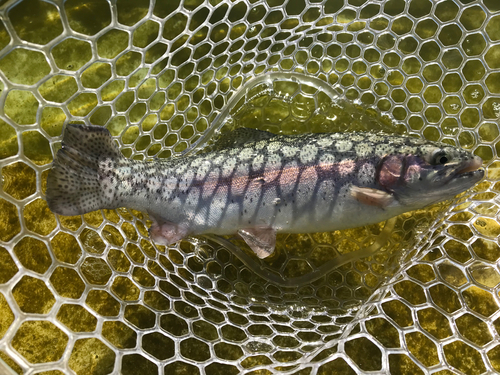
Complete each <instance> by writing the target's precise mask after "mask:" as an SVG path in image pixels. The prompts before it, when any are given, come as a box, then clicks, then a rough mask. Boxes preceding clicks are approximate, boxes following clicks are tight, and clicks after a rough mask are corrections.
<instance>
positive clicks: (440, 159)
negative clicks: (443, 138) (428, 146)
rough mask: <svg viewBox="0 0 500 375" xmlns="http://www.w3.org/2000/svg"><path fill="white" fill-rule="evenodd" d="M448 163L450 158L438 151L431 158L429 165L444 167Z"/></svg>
mask: <svg viewBox="0 0 500 375" xmlns="http://www.w3.org/2000/svg"><path fill="white" fill-rule="evenodd" d="M449 161H450V158H449V157H448V155H446V152H444V151H443V150H439V151H437V152H435V153H434V155H433V156H432V161H431V164H432V165H439V164H441V165H444V164H446V163H448V162H449Z"/></svg>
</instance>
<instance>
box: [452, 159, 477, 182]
mask: <svg viewBox="0 0 500 375" xmlns="http://www.w3.org/2000/svg"><path fill="white" fill-rule="evenodd" d="M482 166H483V159H481V158H480V157H479V156H474V158H473V159H472V160H468V161H466V162H464V163H463V164H462V165H461V166H460V167H459V168H458V169H457V170H456V172H455V176H456V177H460V178H470V177H475V178H477V179H478V180H480V179H481V178H483V176H484V168H482Z"/></svg>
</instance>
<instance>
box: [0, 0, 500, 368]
mask: <svg viewBox="0 0 500 375" xmlns="http://www.w3.org/2000/svg"><path fill="white" fill-rule="evenodd" d="M0 4H2V5H1V6H0V20H1V22H0V103H1V105H0V175H1V182H0V373H2V374H3V373H7V374H8V373H11V372H12V373H26V374H35V373H37V374H38V373H44V374H60V373H76V374H108V373H120V372H121V373H123V374H167V375H169V374H197V373H199V374H239V373H248V374H333V373H339V374H349V373H368V372H370V373H389V372H390V373H393V374H424V373H439V374H452V373H466V374H480V373H486V372H496V371H500V345H498V340H499V333H500V310H499V304H500V299H499V295H498V292H499V287H498V285H499V282H500V274H499V267H498V259H499V258H500V246H499V242H498V241H499V237H498V236H499V234H500V225H499V224H498V212H499V204H500V202H499V194H500V184H499V183H498V182H497V181H498V178H499V176H500V174H499V169H498V168H499V166H500V163H499V152H500V137H499V133H500V132H499V118H500V43H499V41H500V2H499V1H498V0H483V1H477V0H476V1H474V0H460V1H459V0H446V1H441V0H432V1H430V0H411V1H404V0H389V1H385V0H376V1H368V0H327V1H315V0H291V1H286V0H267V1H262V0H253V1H252V0H235V1H222V0H207V1H202V0H185V1H180V0H164V1H157V2H156V3H155V2H154V0H151V1H145V0H138V1H127V0H117V1H105V0H91V1H79V0H68V1H62V0H61V1H54V2H49V1H42V0H25V1H0ZM68 122H77V123H92V124H96V125H102V126H105V127H107V128H108V129H109V130H110V131H111V133H112V135H113V136H114V137H115V139H116V141H117V142H118V144H119V146H120V148H121V150H122V152H123V153H124V154H125V155H126V156H127V157H131V158H136V159H147V158H152V157H160V158H165V157H173V156H174V157H175V156H180V157H182V155H184V154H187V153H194V152H196V151H197V150H200V149H202V148H205V147H207V146H210V144H211V142H212V141H213V140H214V139H215V138H216V137H217V134H219V133H220V132H225V131H227V130H230V129H233V128H237V127H241V126H245V127H252V128H258V129H264V130H268V131H273V132H282V133H285V134H293V133H304V132H333V131H343V132H346V131H359V130H384V131H387V132H391V133H398V134H411V135H417V136H419V137H423V138H426V139H429V140H441V141H445V142H448V143H450V144H455V145H459V146H461V147H463V148H465V149H469V150H471V151H472V152H474V153H475V154H477V155H479V156H481V157H482V158H483V160H484V162H485V167H486V179H485V180H484V181H483V182H482V183H480V184H479V185H478V186H476V187H475V188H474V189H472V190H471V191H469V192H468V193H466V194H463V195H462V196H460V197H458V198H457V199H456V200H454V201H453V202H451V203H450V202H447V203H445V204H441V205H436V206H433V207H430V208H428V209H425V210H421V211H417V212H413V213H408V214H405V215H401V216H399V217H397V218H394V219H391V220H389V221H387V222H385V223H381V224H377V225H372V226H369V227H363V228H356V229H352V230H347V231H342V232H338V231H337V232H330V233H317V234H311V235H306V234H302V235H284V234H283V235H279V237H278V244H277V254H276V255H275V256H274V257H272V258H271V259H270V260H262V261H261V260H258V259H257V258H256V257H255V256H253V255H252V254H251V252H250V251H249V249H248V248H247V247H246V245H245V244H244V243H243V242H242V241H241V240H239V239H238V238H229V237H228V238H220V237H216V236H207V237H203V238H201V237H200V238H188V239H186V240H184V241H181V242H180V243H178V244H176V245H175V246H172V247H169V248H165V247H160V246H155V245H154V244H153V243H152V242H151V241H150V240H149V236H148V233H147V227H148V225H150V222H149V221H148V218H147V217H146V216H145V215H143V214H142V213H140V212H136V211H131V210H127V209H118V210H102V211H96V212H92V213H89V214H86V215H83V216H76V217H63V216H57V215H54V214H52V213H51V212H50V210H49V209H48V207H47V204H46V202H45V200H44V192H45V189H46V177H47V172H48V170H49V169H50V167H51V162H52V160H53V157H54V155H55V153H56V152H57V150H58V149H59V148H60V145H61V132H62V129H63V127H64V125H65V124H67V123H68Z"/></svg>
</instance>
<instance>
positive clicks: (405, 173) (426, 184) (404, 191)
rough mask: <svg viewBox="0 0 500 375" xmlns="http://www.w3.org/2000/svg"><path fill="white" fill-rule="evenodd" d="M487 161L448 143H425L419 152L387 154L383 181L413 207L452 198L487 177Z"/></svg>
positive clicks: (398, 199) (384, 162) (384, 185)
mask: <svg viewBox="0 0 500 375" xmlns="http://www.w3.org/2000/svg"><path fill="white" fill-rule="evenodd" d="M482 164H483V161H482V159H481V158H480V157H479V156H476V155H473V154H471V153H470V152H468V151H465V150H462V149H460V148H456V147H452V146H449V145H445V144H424V145H420V146H419V147H416V148H415V152H411V153H407V154H405V153H400V154H396V155H389V156H386V157H385V158H384V159H383V160H382V162H381V167H380V169H379V176H378V180H379V183H380V184H381V185H382V186H383V187H384V188H385V189H386V190H387V191H389V192H391V193H392V194H393V195H394V197H395V198H396V199H397V201H398V202H399V204H400V205H403V206H405V207H408V208H410V209H416V208H421V207H425V206H427V205H429V204H432V203H436V202H439V201H443V200H447V199H451V198H453V197H454V196H456V195H457V194H459V193H461V192H463V191H466V190H468V189H470V188H471V187H472V186H474V185H475V184H476V183H478V182H479V181H480V180H482V178H483V177H484V169H482V168H481V167H482Z"/></svg>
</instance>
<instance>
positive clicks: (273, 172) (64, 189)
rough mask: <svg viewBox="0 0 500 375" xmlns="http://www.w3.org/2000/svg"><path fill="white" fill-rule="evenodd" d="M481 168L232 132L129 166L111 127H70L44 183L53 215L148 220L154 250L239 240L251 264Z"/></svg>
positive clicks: (370, 138)
mask: <svg viewBox="0 0 500 375" xmlns="http://www.w3.org/2000/svg"><path fill="white" fill-rule="evenodd" d="M481 165H482V160H481V159H480V158H479V157H477V156H474V155H472V154H471V153H469V152H467V151H464V150H461V149H459V148H456V147H452V146H449V145H446V144H443V143H435V142H429V141H425V140H421V139H416V138H412V137H408V136H396V135H386V134H380V133H333V134H303V135H296V136H286V135H275V134H271V133H268V132H264V131H259V130H252V129H247V128H240V129H237V130H235V131H233V132H231V133H228V134H226V135H223V136H222V137H221V139H220V140H219V141H218V142H217V143H216V144H215V146H214V148H213V149H212V150H211V151H209V152H206V153H200V154H198V155H194V156H187V157H179V158H170V159H155V160H153V161H136V160H130V159H126V158H125V157H124V156H123V155H122V154H121V153H120V150H119V149H118V147H117V145H115V143H114V141H113V139H112V137H111V135H110V133H109V131H108V130H107V129H105V128H102V127H99V126H87V125H74V124H70V125H68V126H67V127H66V129H65V131H64V136H63V145H62V149H61V150H59V151H58V153H57V157H56V159H55V160H54V165H53V168H52V170H51V171H50V173H49V175H48V181H47V194H46V198H47V202H48V205H49V207H50V209H51V210H52V211H53V212H55V213H57V214H61V215H80V214H84V213H87V212H90V211H94V210H98V209H101V208H107V209H115V208H118V207H129V208H133V209H136V210H139V211H143V212H147V213H148V215H149V216H150V218H151V220H152V221H153V224H152V226H151V228H150V230H149V233H150V236H151V238H152V239H153V240H154V241H155V242H157V243H158V244H161V245H170V244H173V243H175V242H177V241H179V240H181V239H182V238H184V237H186V236H188V235H199V234H204V233H213V234H218V235H229V234H235V233H238V234H239V235H240V236H241V237H242V238H243V239H244V240H245V242H246V243H247V244H248V245H249V246H250V247H251V248H252V250H253V251H254V252H255V253H256V254H257V256H258V257H260V258H264V257H266V256H269V255H270V254H272V253H273V251H274V247H275V241H276V233H277V232H285V233H311V232H323V231H332V230H337V229H346V228H353V227H358V226H362V225H367V224H373V223H377V222H380V221H383V220H386V219H388V218H390V217H393V216H396V215H399V214H401V213H403V212H406V211H411V210H415V209H418V208H422V207H424V206H427V205H429V204H432V203H435V202H438V201H442V200H446V199H450V198H452V197H454V196H455V195H457V194H458V193H461V192H463V191H465V190H467V189H469V188H471V187H472V186H473V185H474V184H476V183H477V182H478V181H480V180H481V179H482V178H483V175H484V170H483V169H481Z"/></svg>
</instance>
